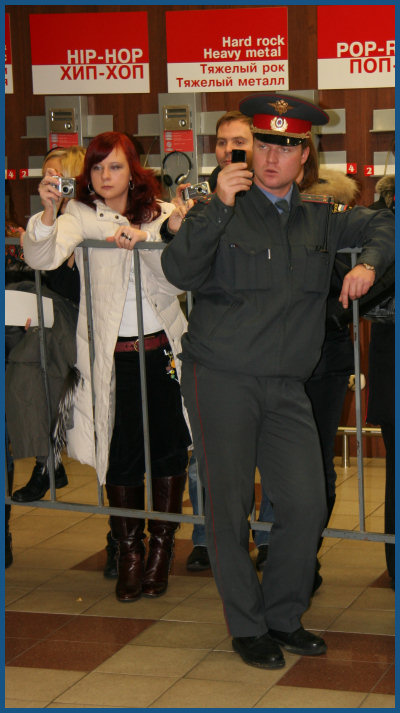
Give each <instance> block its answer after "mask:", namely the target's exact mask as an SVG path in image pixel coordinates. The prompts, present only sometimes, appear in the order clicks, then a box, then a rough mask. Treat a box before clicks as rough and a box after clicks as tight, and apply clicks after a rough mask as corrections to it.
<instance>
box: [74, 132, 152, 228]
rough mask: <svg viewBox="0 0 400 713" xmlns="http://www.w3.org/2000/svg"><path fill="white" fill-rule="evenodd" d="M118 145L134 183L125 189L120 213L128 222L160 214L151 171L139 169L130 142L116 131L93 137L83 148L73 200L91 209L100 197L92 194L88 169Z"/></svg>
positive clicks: (143, 220)
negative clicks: (81, 163)
mask: <svg viewBox="0 0 400 713" xmlns="http://www.w3.org/2000/svg"><path fill="white" fill-rule="evenodd" d="M118 146H119V147H121V149H122V150H123V152H124V154H125V156H126V159H127V161H128V164H129V170H130V172H131V176H132V183H133V185H134V188H133V190H129V191H128V197H127V205H126V210H125V213H124V215H125V216H126V217H127V218H128V220H129V222H130V223H139V224H140V223H150V222H151V221H152V220H154V219H155V218H157V217H158V216H159V215H160V213H161V208H160V205H159V203H158V202H157V196H158V194H159V187H158V183H157V180H156V178H155V177H154V175H153V173H152V172H151V171H149V170H147V169H144V168H142V166H141V165H140V163H139V158H138V155H137V153H136V149H135V147H134V145H133V143H132V141H130V139H128V137H127V136H126V135H125V134H122V133H120V132H119V131H106V132H104V134H99V135H98V136H95V138H94V139H93V140H92V141H91V142H90V144H89V146H88V147H87V149H86V155H85V162H84V164H83V171H82V173H81V174H80V175H79V176H78V177H77V179H76V184H77V185H76V197H77V200H78V201H80V202H81V203H85V204H86V205H88V206H90V207H91V208H93V209H95V204H94V201H95V200H96V198H100V199H101V196H98V195H97V193H94V192H93V188H92V186H91V177H90V174H91V171H92V168H93V166H95V165H96V164H98V163H101V161H103V160H104V159H105V158H106V156H108V154H109V153H111V151H113V149H115V148H116V147H118Z"/></svg>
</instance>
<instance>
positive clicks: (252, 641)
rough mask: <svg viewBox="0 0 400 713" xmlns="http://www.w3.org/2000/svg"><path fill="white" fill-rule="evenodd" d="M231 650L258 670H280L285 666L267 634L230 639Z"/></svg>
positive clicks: (277, 647)
mask: <svg viewBox="0 0 400 713" xmlns="http://www.w3.org/2000/svg"><path fill="white" fill-rule="evenodd" d="M232 648H233V649H234V650H235V651H237V653H238V654H239V656H241V657H242V659H243V661H244V662H245V663H247V664H249V666H257V667H258V668H282V666H284V665H285V659H284V658H283V655H282V651H281V650H280V648H279V646H278V645H277V644H276V643H275V642H274V641H272V639H271V638H270V636H269V634H262V636H237V637H236V638H234V639H232Z"/></svg>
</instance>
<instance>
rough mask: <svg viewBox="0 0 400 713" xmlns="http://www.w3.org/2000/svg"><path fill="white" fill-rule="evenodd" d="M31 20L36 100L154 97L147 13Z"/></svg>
mask: <svg viewBox="0 0 400 713" xmlns="http://www.w3.org/2000/svg"><path fill="white" fill-rule="evenodd" d="M29 20H30V29H31V51H32V81H33V93H34V94H127V93H129V94H132V93H148V92H149V91H150V82H149V50H148V31H147V13H146V12H115V13H113V12H93V13H91V12H87V13H66V14H62V15H58V14H55V15H46V14H44V15H30V18H29ZM44 38H46V41H44Z"/></svg>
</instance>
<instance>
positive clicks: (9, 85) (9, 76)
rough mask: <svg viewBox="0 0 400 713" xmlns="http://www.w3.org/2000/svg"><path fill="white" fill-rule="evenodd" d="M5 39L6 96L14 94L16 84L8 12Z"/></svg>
mask: <svg viewBox="0 0 400 713" xmlns="http://www.w3.org/2000/svg"><path fill="white" fill-rule="evenodd" d="M4 39H5V44H6V58H5V67H4V70H5V81H4V91H5V93H6V94H13V92H14V84H13V71H12V55H11V32H10V15H9V14H8V12H6V15H5V23H4Z"/></svg>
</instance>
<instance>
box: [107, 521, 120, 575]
mask: <svg viewBox="0 0 400 713" xmlns="http://www.w3.org/2000/svg"><path fill="white" fill-rule="evenodd" d="M106 552H107V562H106V564H105V567H104V570H103V574H104V576H105V577H106V578H107V579H116V578H117V577H118V566H117V563H118V542H117V541H116V540H114V538H113V536H112V534H111V532H107V545H106Z"/></svg>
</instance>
